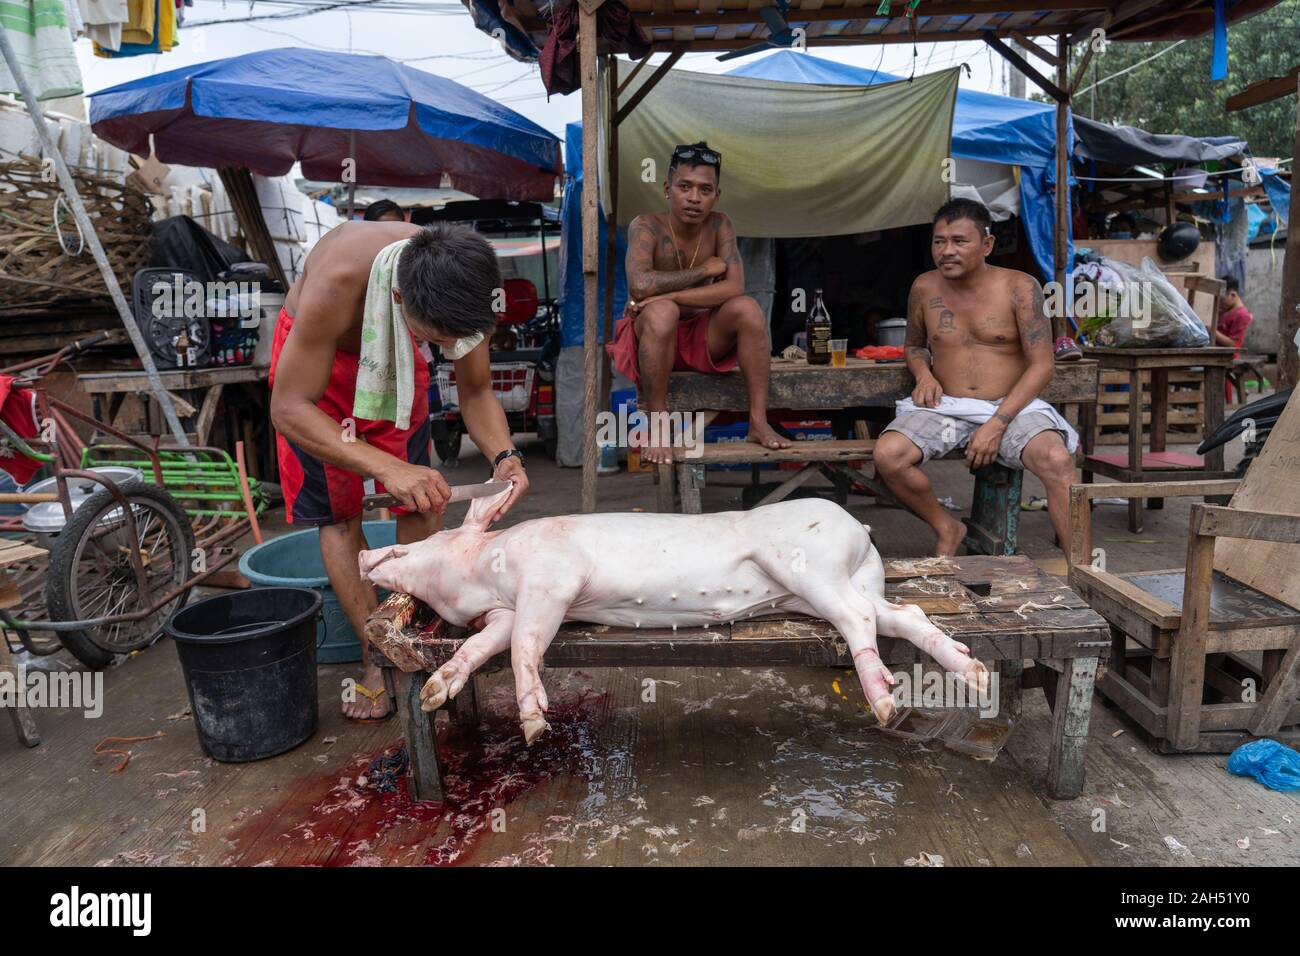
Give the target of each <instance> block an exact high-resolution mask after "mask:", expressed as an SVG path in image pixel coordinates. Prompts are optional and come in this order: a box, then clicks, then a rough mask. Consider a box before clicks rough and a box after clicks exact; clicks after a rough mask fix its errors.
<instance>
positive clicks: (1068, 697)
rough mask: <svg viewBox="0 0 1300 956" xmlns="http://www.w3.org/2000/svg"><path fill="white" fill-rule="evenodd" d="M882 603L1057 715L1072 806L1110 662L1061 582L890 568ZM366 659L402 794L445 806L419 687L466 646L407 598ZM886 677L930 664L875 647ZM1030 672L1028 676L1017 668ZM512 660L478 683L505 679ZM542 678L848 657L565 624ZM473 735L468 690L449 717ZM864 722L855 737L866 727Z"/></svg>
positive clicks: (1059, 762) (799, 628) (827, 647)
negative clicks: (397, 737) (402, 762)
mask: <svg viewBox="0 0 1300 956" xmlns="http://www.w3.org/2000/svg"><path fill="white" fill-rule="evenodd" d="M886 580H887V584H886V595H887V596H889V597H892V598H899V599H902V600H904V601H907V602H908V603H913V604H918V605H920V606H921V607H922V609H923V610H925V611H926V613H927V614H928V615H929V616H930V619H931V620H932V621H934V623H935V624H936V625H937V626H938V627H939V628H941V629H942V630H943V631H944V632H946V633H948V634H950V635H952V636H953V637H955V638H957V639H959V640H961V641H962V642H963V643H965V644H967V645H968V646H969V647H970V648H971V653H972V655H973V656H974V657H976V658H978V659H979V660H982V661H984V662H985V663H986V664H990V665H992V666H991V667H990V670H995V671H997V672H998V673H999V675H1000V678H999V703H1000V709H1001V711H1002V712H1003V713H1005V714H1008V715H1016V714H1018V713H1019V706H1020V691H1021V688H1022V687H1027V686H1039V687H1042V688H1043V690H1044V693H1045V694H1046V695H1047V702H1048V705H1049V706H1050V707H1051V708H1052V711H1053V715H1054V716H1053V721H1052V741H1051V747H1050V751H1049V759H1048V779H1047V792H1048V793H1049V794H1050V795H1051V796H1053V797H1054V798H1057V799H1072V798H1074V797H1077V796H1078V795H1079V794H1080V792H1081V791H1082V789H1083V780H1084V760H1083V758H1084V750H1085V748H1086V746H1087V741H1088V721H1089V717H1090V714H1091V708H1092V691H1093V685H1094V681H1095V679H1096V676H1097V673H1098V667H1099V665H1100V664H1101V663H1102V662H1103V661H1104V660H1105V659H1106V658H1107V657H1108V656H1109V655H1110V647H1111V639H1110V630H1109V628H1108V626H1107V624H1106V621H1105V620H1104V619H1103V618H1102V617H1101V616H1100V615H1099V614H1097V613H1096V612H1095V611H1093V610H1092V609H1091V608H1089V607H1088V606H1087V604H1085V603H1084V602H1083V600H1081V599H1080V598H1079V597H1078V596H1077V595H1075V594H1074V593H1073V592H1072V591H1071V590H1070V589H1069V588H1068V587H1067V586H1066V585H1065V584H1063V583H1062V582H1061V581H1060V580H1058V579H1056V578H1054V577H1051V576H1050V575H1048V574H1046V573H1045V572H1043V571H1042V570H1040V569H1039V568H1038V567H1037V566H1036V565H1034V564H1033V563H1032V562H1031V561H1029V560H1028V559H1027V558H1024V557H984V556H978V555H976V556H968V557H959V558H922V559H900V560H893V561H888V562H886ZM366 634H367V637H368V638H369V639H370V642H371V645H370V646H371V650H372V657H371V659H372V660H373V661H375V662H376V663H377V664H378V665H379V666H380V667H382V668H383V671H384V679H385V683H386V685H387V687H388V690H389V693H391V694H392V695H393V696H394V698H395V699H396V701H397V712H398V715H399V717H400V720H401V723H402V727H403V730H404V732H405V735H406V741H407V747H408V752H409V755H410V762H411V773H410V778H409V781H408V786H409V788H410V790H411V794H412V796H413V797H414V798H415V799H416V800H438V799H441V797H442V768H441V765H440V763H439V757H438V749H437V745H436V736H435V732H434V719H433V718H434V716H435V715H434V714H426V713H424V712H422V711H421V710H420V688H421V687H422V686H423V685H424V683H425V681H426V680H427V679H428V677H429V675H430V674H431V673H432V672H433V671H434V670H437V668H438V667H440V666H441V665H442V664H443V663H444V662H446V661H447V660H448V659H450V657H451V656H452V654H454V653H455V651H456V649H457V648H458V647H459V646H460V644H461V642H462V641H464V640H465V638H467V637H468V636H469V632H468V631H466V630H465V629H463V628H454V627H450V626H448V625H446V624H444V623H443V622H442V621H439V620H437V619H436V617H435V616H434V615H433V613H432V612H431V611H430V610H429V609H428V608H427V607H425V606H424V605H422V604H420V603H419V602H416V601H413V600H412V599H411V598H410V597H409V596H407V595H392V596H390V597H389V598H388V599H387V600H386V601H385V602H384V603H383V604H382V605H381V606H380V607H379V609H378V610H377V611H376V612H375V613H374V614H373V615H372V616H371V619H370V622H369V624H368V625H367V628H366ZM879 645H880V653H881V657H882V659H883V660H884V661H885V663H886V664H889V665H890V666H894V665H911V664H912V663H914V662H918V661H921V662H924V661H928V660H929V659H928V658H927V657H926V656H925V655H924V654H922V653H921V652H920V651H919V650H918V649H917V648H916V647H915V646H914V645H912V644H910V643H908V642H907V641H904V640H901V639H898V638H889V637H881V638H879ZM1026 660H1029V661H1033V662H1034V664H1035V666H1033V667H1031V668H1029V669H1028V670H1025V669H1024V666H1023V665H1024V662H1025V661H1026ZM509 663H510V661H509V653H504V654H500V655H498V656H497V657H495V658H493V659H492V660H491V661H489V662H488V664H487V665H486V666H485V667H484V668H482V669H481V670H480V673H483V672H490V671H492V670H495V669H499V668H502V667H508V666H509ZM545 663H546V664H547V665H548V666H551V667H574V668H578V667H629V666H646V667H702V666H710V667H772V666H782V665H791V666H803V667H808V666H813V667H835V668H849V669H851V668H852V667H853V662H852V658H851V655H850V654H849V651H848V647H847V645H846V644H845V643H844V640H843V638H842V637H841V636H840V634H839V633H838V632H837V631H836V630H835V629H834V628H833V627H831V626H830V625H829V624H827V623H826V622H825V621H821V620H818V619H816V618H811V617H803V616H800V615H789V614H784V615H771V616H768V617H762V618H754V619H752V620H745V621H737V622H735V623H734V624H732V625H722V626H715V627H710V628H707V629H706V628H681V629H678V630H676V631H672V630H666V629H650V628H641V629H633V628H614V627H608V626H604V625H591V624H582V623H569V624H565V625H564V626H563V627H562V628H561V629H560V631H559V633H558V634H557V635H556V637H555V640H554V641H553V642H552V643H551V646H550V649H549V650H548V651H547V653H546V659H545ZM445 709H447V710H448V711H449V713H450V714H451V715H452V717H453V719H455V720H456V721H458V722H460V723H465V724H473V725H477V723H478V719H479V718H478V710H477V697H476V693H475V690H474V681H473V680H470V681H469V682H468V683H467V684H466V685H465V687H464V689H463V690H462V691H461V692H460V694H459V695H458V696H457V697H456V699H455V700H453V701H450V702H449V703H448V705H447V706H446V708H445ZM871 719H872V718H868V717H866V716H865V715H864V717H863V720H864V725H863V729H864V730H867V729H869V728H870V727H871V726H875V725H874V724H870V723H867V721H869V720H871Z"/></svg>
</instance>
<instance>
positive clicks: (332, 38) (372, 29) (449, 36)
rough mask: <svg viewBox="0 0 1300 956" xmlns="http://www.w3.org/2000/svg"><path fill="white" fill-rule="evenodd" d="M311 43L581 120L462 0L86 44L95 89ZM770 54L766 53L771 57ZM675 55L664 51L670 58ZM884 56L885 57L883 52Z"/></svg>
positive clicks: (973, 56) (952, 61)
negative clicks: (168, 40) (400, 64)
mask: <svg viewBox="0 0 1300 956" xmlns="http://www.w3.org/2000/svg"><path fill="white" fill-rule="evenodd" d="M288 11H289V8H286V6H283V5H280V4H269V3H256V2H254V3H248V2H236V0H229V2H227V0H195V4H194V6H193V7H189V8H187V10H186V20H187V22H189V23H195V22H198V21H201V20H218V19H227V20H229V19H240V18H244V17H249V16H268V15H276V14H283V13H286V12H288ZM286 46H288V47H299V48H301V47H311V48H317V49H325V50H337V51H341V52H349V51H351V52H356V53H381V54H383V55H384V56H388V57H391V58H393V59H397V60H404V61H407V62H409V63H410V64H411V65H412V66H414V67H416V68H418V69H421V70H425V71H427V72H429V73H436V74H438V75H440V76H445V77H448V78H449V79H453V80H456V81H458V82H460V83H463V84H465V85H466V86H469V87H472V88H473V89H476V90H478V91H479V92H480V93H483V94H485V95H487V96H490V97H492V98H493V99H495V100H497V101H499V102H502V103H505V104H507V105H509V106H510V107H511V108H512V109H515V110H517V111H518V112H520V113H522V114H523V115H525V116H527V117H528V118H529V119H531V120H533V121H534V122H536V123H538V124H539V125H541V126H543V127H545V128H546V129H548V130H550V131H551V132H552V133H554V134H555V135H557V136H559V137H560V138H561V139H563V137H564V125H565V124H566V123H569V122H572V121H574V120H577V119H578V118H579V115H580V112H581V103H580V94H578V93H572V94H570V95H568V96H554V97H551V99H550V101H549V102H548V101H547V99H546V92H545V90H544V89H543V88H542V82H541V75H540V73H539V71H538V69H537V66H536V65H535V64H526V63H520V62H518V61H516V60H513V59H511V58H510V57H508V56H506V54H505V53H504V52H503V51H502V49H501V47H500V46H499V45H498V44H497V43H496V42H495V41H494V40H493V39H492V38H491V37H489V36H487V35H485V34H483V33H480V32H479V31H478V30H477V29H476V28H475V26H474V24H473V21H472V20H471V19H470V16H469V13H468V12H467V11H466V10H465V9H464V8H463V7H461V6H460V4H459V3H455V4H453V3H448V2H438V0H431V2H430V5H429V8H428V9H427V10H424V11H421V12H418V13H417V12H411V13H398V12H379V11H376V10H364V9H363V10H357V11H350V12H344V11H332V12H326V13H319V14H315V15H312V16H309V17H302V18H297V19H284V20H270V21H267V20H263V21H259V22H250V23H229V24H224V25H214V26H206V27H195V28H190V27H188V26H187V27H185V28H182V30H181V32H180V45H179V46H178V47H176V48H175V49H173V50H172V51H171V52H169V53H164V54H158V55H152V56H137V57H129V58H126V59H113V60H108V59H102V58H100V57H97V56H95V55H94V53H93V52H92V50H91V44H90V41H89V40H85V39H82V40H78V41H77V55H78V59H79V60H80V63H81V70H82V76H83V78H84V81H85V89H86V91H87V92H88V93H89V92H94V91H96V90H102V89H105V88H106V87H109V86H113V85H114V84H116V83H123V82H126V81H127V80H133V79H136V78H138V77H141V76H149V75H151V74H153V73H162V72H166V71H168V70H175V69H179V68H180V67H183V66H186V65H187V64H191V63H203V62H206V61H208V60H217V59H222V58H224V57H228V56H236V55H238V54H241V53H250V52H252V51H254V50H270V49H274V48H276V47H286ZM812 53H813V55H815V56H818V57H823V58H826V59H832V60H838V61H840V62H843V63H851V64H853V65H855V66H861V67H865V68H867V69H881V70H883V71H885V72H887V73H897V74H902V75H904V76H906V75H908V74H909V73H910V72H911V70H912V48H911V47H910V46H908V45H906V44H886V45H881V46H874V47H872V46H862V47H814V48H813V49H812ZM917 53H918V56H917V59H916V71H917V72H918V73H929V72H934V71H936V70H940V69H943V68H945V67H950V66H954V65H956V64H958V63H962V62H966V63H968V64H969V65H970V68H971V73H972V75H971V76H970V77H967V76H966V74H965V72H964V71H963V73H962V77H961V84H962V86H963V87H966V88H970V89H977V90H985V91H988V92H992V93H1002V92H1003V91H1004V87H1003V84H1004V83H1005V71H1004V70H1003V68H1002V61H1001V60H1000V59H999V58H998V57H997V56H996V54H991V52H990V51H989V50H988V49H987V48H986V47H984V45H983V44H982V43H980V42H978V41H975V42H963V43H946V44H935V43H929V44H921V45H920V46H918V48H917ZM768 55H769V54H767V53H762V54H756V56H759V57H761V56H768ZM664 56H666V54H655V57H654V59H655V60H656V61H657V60H661V59H663V57H664ZM714 56H715V54H708V53H699V54H688V55H687V56H685V57H684V58H683V59H682V61H681V62H680V63H679V64H678V68H679V69H688V70H696V71H699V72H708V73H721V72H725V71H726V70H728V69H733V68H735V67H736V66H738V65H740V62H741V61H738V60H731V61H729V62H727V63H719V62H718V61H717V60H716V59H715V58H714ZM882 58H883V59H882Z"/></svg>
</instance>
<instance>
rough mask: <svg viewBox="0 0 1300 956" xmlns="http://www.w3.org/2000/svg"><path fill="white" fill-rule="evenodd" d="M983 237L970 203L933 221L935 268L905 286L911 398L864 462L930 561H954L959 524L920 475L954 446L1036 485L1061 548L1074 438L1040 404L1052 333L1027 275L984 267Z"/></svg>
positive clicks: (988, 240)
mask: <svg viewBox="0 0 1300 956" xmlns="http://www.w3.org/2000/svg"><path fill="white" fill-rule="evenodd" d="M991 230H992V220H991V219H990V218H989V213H988V210H987V209H985V208H984V206H983V205H981V204H980V203H978V202H974V201H972V200H969V199H954V200H952V201H950V202H948V203H945V204H944V205H943V206H942V207H940V209H939V211H938V212H936V213H935V216H934V229H933V232H932V234H931V247H930V248H931V254H932V255H933V257H934V262H935V265H936V266H937V268H936V269H934V270H933V271H931V272H927V273H925V274H924V275H922V276H921V277H920V278H918V279H917V280H916V281H915V282H914V283H912V291H911V293H910V294H909V296H908V303H907V338H906V341H905V344H904V350H903V351H904V356H905V358H906V360H907V367H908V370H909V371H910V372H911V373H912V375H913V377H914V378H915V379H916V387H915V389H914V390H913V391H912V397H911V398H908V399H903V400H902V401H900V402H898V403H897V407H896V413H897V417H896V418H895V419H894V420H893V422H891V423H890V424H889V426H888V427H887V428H886V429H885V431H884V432H883V433H882V434H881V436H880V439H879V440H878V441H877V442H876V447H875V452H874V457H875V462H876V471H877V473H878V474H879V475H880V477H881V478H883V479H884V482H885V484H886V485H887V486H888V487H889V490H890V491H892V492H893V493H894V494H895V495H896V496H897V497H898V500H899V501H901V502H902V503H903V504H904V505H905V506H906V507H908V508H909V509H911V511H912V512H913V513H914V514H916V515H918V516H919V517H920V518H922V519H923V520H924V521H925V522H926V523H927V524H928V525H930V527H931V528H933V529H934V532H935V534H936V535H937V536H938V541H937V542H936V544H935V549H934V553H935V554H936V555H938V556H943V555H953V554H956V553H957V548H958V547H959V546H960V545H961V543H962V541H963V539H964V538H965V537H966V525H965V524H963V523H962V522H960V521H958V520H957V519H955V518H953V517H951V516H950V515H949V514H948V513H947V511H945V510H944V508H943V506H942V505H941V504H939V502H938V500H937V499H936V498H935V495H934V489H933V488H932V487H931V485H930V481H929V479H928V478H926V476H925V473H924V472H922V471H921V469H920V467H919V466H920V465H922V464H924V463H925V462H927V461H929V460H930V459H932V458H938V457H941V456H943V455H945V454H947V453H948V452H949V451H951V450H952V449H954V448H957V447H960V446H962V445H965V446H966V464H967V465H968V466H969V467H970V469H971V470H972V471H974V470H975V469H976V468H981V467H983V466H984V465H988V464H990V463H992V462H994V461H997V462H999V463H1000V464H1003V465H1006V466H1007V467H1009V468H1027V469H1028V470H1029V471H1030V472H1032V473H1033V474H1035V475H1037V476H1038V478H1039V480H1040V481H1042V483H1043V485H1044V487H1046V489H1047V510H1048V515H1049V516H1050V517H1051V520H1052V527H1053V528H1055V529H1056V536H1057V539H1058V541H1059V542H1060V543H1061V544H1062V546H1064V543H1065V542H1066V541H1068V540H1069V488H1070V484H1071V482H1073V481H1074V475H1075V471H1074V456H1073V452H1074V450H1075V448H1077V447H1078V435H1076V434H1075V432H1074V429H1072V428H1071V427H1070V425H1069V423H1068V422H1066V421H1065V419H1064V418H1062V417H1061V416H1060V414H1059V413H1058V412H1057V411H1056V410H1055V409H1054V408H1052V406H1051V405H1049V404H1047V402H1045V401H1043V400H1042V399H1040V398H1038V393H1039V392H1041V391H1042V390H1043V389H1044V388H1045V387H1046V386H1047V383H1048V382H1050V381H1051V380H1052V325H1051V322H1050V320H1049V319H1048V318H1047V315H1046V313H1045V312H1044V310H1043V290H1042V287H1041V286H1040V285H1039V284H1038V282H1037V281H1036V280H1035V279H1034V278H1033V277H1032V276H1029V275H1026V274H1025V273H1023V272H1017V271H1016V270H1014V269H1003V268H1000V267H998V266H991V265H989V264H988V263H987V262H986V261H985V259H986V258H987V257H988V255H989V254H990V253H991V252H992V251H993V242H994V239H993V234H992V231H991ZM1016 504H1017V505H1018V503H1016Z"/></svg>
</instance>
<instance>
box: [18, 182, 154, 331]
mask: <svg viewBox="0 0 1300 956" xmlns="http://www.w3.org/2000/svg"><path fill="white" fill-rule="evenodd" d="M73 177H74V178H75V179H76V181H77V190H78V192H80V194H81V200H82V202H83V203H84V204H85V206H86V212H87V213H88V214H89V215H90V220H91V222H92V223H94V226H95V231H96V233H97V234H98V236H99V241H100V243H101V244H102V245H103V247H104V252H105V253H106V254H107V256H108V261H109V263H110V264H111V265H112V267H113V272H114V273H115V274H116V275H117V280H118V282H119V283H120V284H121V286H122V290H123V293H124V294H125V295H126V296H127V298H128V300H129V299H130V294H131V292H130V290H131V277H132V276H133V275H134V274H135V272H136V270H137V269H141V268H143V267H144V266H146V265H147V264H148V262H149V231H150V226H149V223H150V216H151V212H152V208H151V205H150V202H149V197H148V195H147V194H146V193H145V192H144V191H143V190H141V189H140V188H139V187H137V186H135V185H134V184H130V183H123V182H119V181H118V180H117V179H115V178H112V177H109V176H103V175H100V174H98V173H95V172H91V171H89V170H84V169H74V170H73ZM84 238H85V237H83V236H81V234H80V230H79V229H78V228H77V223H76V220H75V219H74V218H73V216H72V209H71V206H70V204H69V203H68V202H67V200H66V198H65V197H64V196H63V190H62V188H61V187H60V185H59V183H58V180H57V179H56V178H55V176H54V168H53V166H52V165H49V164H44V163H42V162H41V161H39V160H36V159H28V158H20V159H17V160H10V161H6V162H0V315H5V314H8V315H13V314H15V313H24V312H29V311H31V310H33V309H35V310H47V309H50V308H51V307H54V306H64V307H71V308H72V310H73V311H79V310H84V309H95V308H98V309H101V310H104V311H105V313H106V315H105V322H104V325H105V327H107V326H109V325H115V324H119V322H120V320H119V319H118V318H117V317H116V314H115V313H114V312H113V310H112V307H111V305H110V300H109V297H108V292H107V290H106V289H105V288H104V281H103V278H102V276H101V275H100V272H99V267H98V266H97V265H96V264H95V260H94V257H93V256H91V254H90V247H89V245H87V244H86V243H85V241H84Z"/></svg>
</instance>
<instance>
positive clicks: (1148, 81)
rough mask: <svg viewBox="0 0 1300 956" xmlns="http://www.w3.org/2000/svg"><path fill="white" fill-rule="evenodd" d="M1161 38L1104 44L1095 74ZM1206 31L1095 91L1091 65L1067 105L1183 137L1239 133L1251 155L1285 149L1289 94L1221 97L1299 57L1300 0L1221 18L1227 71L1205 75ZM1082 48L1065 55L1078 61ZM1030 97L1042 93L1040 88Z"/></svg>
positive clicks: (1122, 64)
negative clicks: (1232, 103)
mask: <svg viewBox="0 0 1300 956" xmlns="http://www.w3.org/2000/svg"><path fill="white" fill-rule="evenodd" d="M1173 45H1174V44H1173V42H1168V43H1118V42H1112V43H1109V44H1107V46H1106V50H1105V52H1104V53H1101V54H1095V55H1094V56H1093V63H1095V64H1096V73H1095V76H1096V77H1097V78H1098V79H1105V78H1106V77H1107V76H1113V75H1114V74H1117V73H1119V72H1120V71H1121V70H1123V69H1125V68H1126V67H1129V66H1132V65H1133V64H1135V63H1137V62H1138V61H1140V60H1144V59H1146V58H1147V57H1149V56H1152V55H1153V54H1155V53H1158V52H1160V51H1161V50H1165V49H1168V48H1169V47H1171V46H1173ZM1211 51H1212V38H1211V36H1210V35H1209V34H1207V35H1206V36H1203V37H1199V38H1197V39H1194V40H1188V41H1186V42H1185V43H1183V44H1182V45H1180V46H1178V47H1176V48H1175V49H1172V50H1170V51H1169V52H1168V53H1162V54H1161V55H1160V56H1159V57H1157V58H1156V59H1154V60H1152V61H1151V62H1149V63H1143V64H1142V65H1141V66H1139V67H1137V68H1136V69H1134V70H1133V71H1132V72H1130V73H1125V74H1124V75H1123V76H1116V77H1115V78H1114V79H1111V80H1107V81H1106V82H1104V83H1102V84H1101V85H1100V86H1098V87H1096V88H1095V89H1094V90H1087V91H1086V92H1084V90H1085V89H1086V88H1087V87H1088V86H1089V85H1091V84H1092V83H1093V77H1094V68H1093V67H1092V66H1089V67H1088V75H1087V76H1086V77H1085V78H1084V80H1083V82H1081V83H1080V84H1079V86H1080V91H1081V92H1079V93H1077V94H1075V99H1074V110H1075V112H1076V113H1078V114H1079V115H1080V116H1088V117H1091V118H1094V119H1097V120H1099V121H1101V122H1106V123H1117V124H1120V125H1124V126H1137V127H1139V128H1141V129H1145V130H1147V131H1149V132H1152V133H1178V134H1182V135H1185V136H1239V137H1241V138H1242V139H1244V140H1245V141H1246V142H1247V143H1249V144H1250V150H1251V152H1252V153H1254V154H1255V155H1256V156H1279V157H1286V156H1290V155H1291V151H1292V148H1293V146H1294V144H1295V128H1296V100H1295V97H1290V98H1284V99H1280V100H1274V101H1273V102H1271V103H1264V104H1262V105H1260V106H1252V107H1251V108H1250V109H1246V110H1240V111H1238V112H1235V113H1227V112H1225V111H1224V109H1223V101H1224V100H1225V99H1227V97H1228V96H1230V95H1231V94H1233V93H1235V92H1237V91H1239V90H1240V89H1241V88H1242V87H1244V86H1246V85H1248V84H1250V83H1253V82H1255V81H1256V80H1265V79H1268V78H1270V77H1274V76H1284V75H1286V73H1287V72H1288V71H1290V70H1291V68H1292V67H1294V66H1296V65H1297V64H1300V0H1282V2H1281V3H1279V4H1278V5H1277V6H1275V7H1271V8H1270V9H1268V10H1265V11H1264V12H1263V13H1259V14H1256V15H1255V16H1253V17H1251V18H1249V19H1247V20H1243V21H1241V22H1239V23H1232V24H1229V25H1228V76H1227V78H1226V79H1223V80H1220V81H1218V82H1213V81H1211V80H1210V58H1211ZM1083 52H1084V47H1083V45H1082V44H1079V45H1076V46H1075V48H1074V50H1073V51H1072V56H1071V64H1072V66H1071V72H1073V69H1074V66H1073V64H1077V63H1078V62H1079V58H1080V57H1082V55H1083ZM1033 99H1036V100H1045V99H1046V97H1044V96H1042V95H1041V94H1035V95H1034V97H1033Z"/></svg>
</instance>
